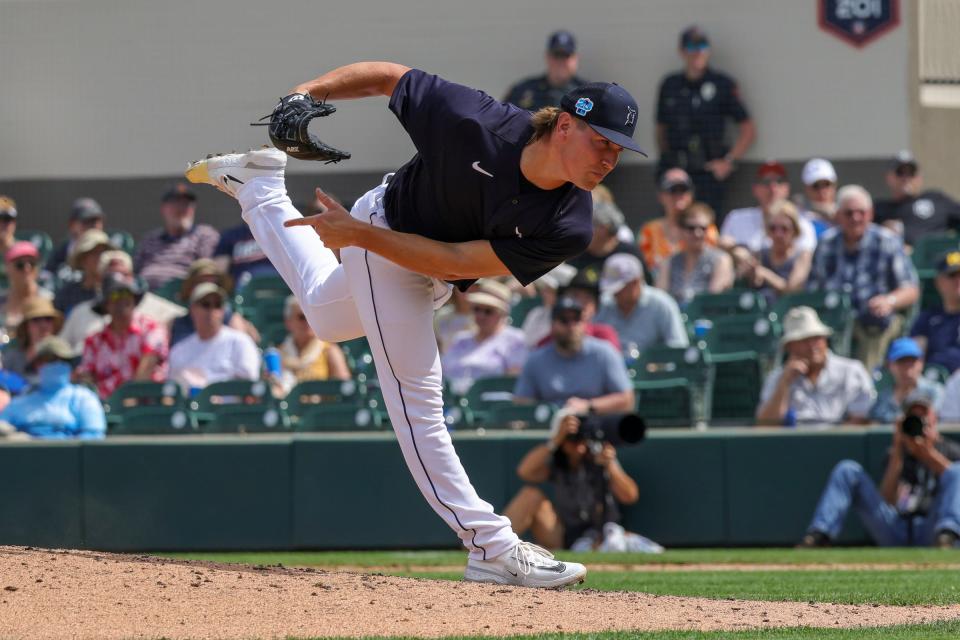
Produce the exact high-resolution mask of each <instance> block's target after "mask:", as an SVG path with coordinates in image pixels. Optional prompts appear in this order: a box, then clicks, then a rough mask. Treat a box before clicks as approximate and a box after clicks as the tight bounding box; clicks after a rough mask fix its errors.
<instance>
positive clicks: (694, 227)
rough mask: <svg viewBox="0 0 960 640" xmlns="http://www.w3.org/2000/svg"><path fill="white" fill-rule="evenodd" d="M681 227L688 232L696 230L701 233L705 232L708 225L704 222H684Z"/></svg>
mask: <svg viewBox="0 0 960 640" xmlns="http://www.w3.org/2000/svg"><path fill="white" fill-rule="evenodd" d="M683 228H684V229H686V230H687V231H689V232H690V233H696V232H697V231H699V232H701V233H706V232H707V229H709V228H710V227H709V226H708V225H705V224H685V225H683Z"/></svg>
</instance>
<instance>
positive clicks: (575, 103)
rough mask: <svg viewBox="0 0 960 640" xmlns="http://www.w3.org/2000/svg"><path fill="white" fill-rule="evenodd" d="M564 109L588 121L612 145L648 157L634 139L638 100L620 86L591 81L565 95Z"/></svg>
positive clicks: (561, 103)
mask: <svg viewBox="0 0 960 640" xmlns="http://www.w3.org/2000/svg"><path fill="white" fill-rule="evenodd" d="M560 108H561V109H563V110H564V111H566V112H567V113H569V114H571V115H573V116H574V117H575V118H579V119H581V120H583V121H584V122H586V123H587V124H588V125H590V128H591V129H593V130H594V131H596V132H597V133H599V134H600V135H601V136H603V137H604V138H606V139H607V140H609V141H610V142H613V143H614V144H617V145H620V146H621V147H623V148H624V149H630V150H631V151H636V152H637V153H640V154H643V155H647V154H646V153H645V152H644V151H643V149H641V148H640V146H639V145H638V144H637V143H636V142H635V141H634V139H633V131H634V129H635V128H636V125H637V101H636V100H634V99H633V96H631V95H630V94H629V93H628V92H627V91H626V89H624V88H623V87H621V86H620V85H618V84H615V83H611V82H591V83H589V84H585V85H583V86H582V87H577V88H576V89H574V90H573V91H571V92H570V93H568V94H566V95H565V96H563V98H562V99H561V100H560Z"/></svg>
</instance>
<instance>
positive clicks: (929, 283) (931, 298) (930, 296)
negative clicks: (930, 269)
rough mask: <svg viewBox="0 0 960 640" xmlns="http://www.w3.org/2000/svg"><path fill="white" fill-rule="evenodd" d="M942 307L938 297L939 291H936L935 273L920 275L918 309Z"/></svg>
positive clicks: (925, 309) (928, 309) (926, 309)
mask: <svg viewBox="0 0 960 640" xmlns="http://www.w3.org/2000/svg"><path fill="white" fill-rule="evenodd" d="M940 307H943V300H941V299H940V292H939V291H937V277H936V275H935V274H934V275H922V276H920V310H921V311H930V310H931V309H937V308H940Z"/></svg>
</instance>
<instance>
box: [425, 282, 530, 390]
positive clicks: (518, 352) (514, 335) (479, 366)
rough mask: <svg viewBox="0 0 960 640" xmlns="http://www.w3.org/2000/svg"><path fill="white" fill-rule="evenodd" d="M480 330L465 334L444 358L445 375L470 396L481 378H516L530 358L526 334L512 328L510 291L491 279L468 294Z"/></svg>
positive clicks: (481, 283) (452, 387)
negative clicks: (476, 381)
mask: <svg viewBox="0 0 960 640" xmlns="http://www.w3.org/2000/svg"><path fill="white" fill-rule="evenodd" d="M467 301H468V302H469V303H470V305H471V309H472V310H473V319H474V322H475V323H476V329H474V330H473V331H471V332H466V333H461V334H460V335H459V336H458V337H457V338H455V339H454V341H453V343H452V344H451V345H450V348H449V349H447V352H446V353H445V354H444V355H443V359H442V364H443V373H444V376H445V377H446V378H447V379H448V380H449V381H450V387H451V389H453V391H454V392H455V393H466V391H467V390H468V389H469V388H470V385H471V384H473V381H474V380H477V379H479V378H489V377H492V376H503V375H515V374H517V373H519V372H520V369H521V368H522V367H523V363H524V361H525V360H526V359H527V345H526V341H525V339H524V335H523V331H521V330H520V329H517V328H515V327H511V326H510V325H509V324H508V323H507V320H508V318H509V315H510V288H509V287H508V286H507V285H505V284H502V283H500V282H497V281H496V280H493V279H490V278H482V279H480V280H478V281H477V283H476V284H475V285H474V286H473V288H472V289H471V290H470V291H469V292H468V293H467Z"/></svg>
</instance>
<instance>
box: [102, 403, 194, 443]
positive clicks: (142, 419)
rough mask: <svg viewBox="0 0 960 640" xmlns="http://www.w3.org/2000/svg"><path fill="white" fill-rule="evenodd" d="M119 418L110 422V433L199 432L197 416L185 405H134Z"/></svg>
mask: <svg viewBox="0 0 960 640" xmlns="http://www.w3.org/2000/svg"><path fill="white" fill-rule="evenodd" d="M117 418H118V419H119V420H118V421H117V422H115V423H111V424H110V430H109V433H110V435H114V436H131V435H137V436H145V435H174V434H176V435H183V434H188V433H197V432H198V428H197V419H196V416H194V415H193V414H191V413H190V412H189V411H187V409H186V407H185V406H183V405H180V406H166V405H144V406H139V407H133V408H132V409H130V410H128V411H125V412H124V413H123V414H122V415H120V416H117Z"/></svg>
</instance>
